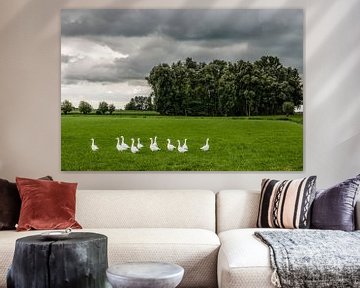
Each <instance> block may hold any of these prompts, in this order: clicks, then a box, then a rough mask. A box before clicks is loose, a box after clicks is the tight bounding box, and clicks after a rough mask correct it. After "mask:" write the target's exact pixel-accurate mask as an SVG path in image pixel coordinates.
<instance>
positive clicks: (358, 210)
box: [355, 199, 360, 230]
mask: <svg viewBox="0 0 360 288" xmlns="http://www.w3.org/2000/svg"><path fill="white" fill-rule="evenodd" d="M355 229H356V230H360V199H358V200H357V202H356V206H355Z"/></svg>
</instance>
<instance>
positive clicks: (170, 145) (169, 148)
mask: <svg viewBox="0 0 360 288" xmlns="http://www.w3.org/2000/svg"><path fill="white" fill-rule="evenodd" d="M167 142H168V144H167V146H166V147H167V149H168V150H169V151H174V149H175V148H176V147H175V146H174V145H172V144H171V143H170V139H167Z"/></svg>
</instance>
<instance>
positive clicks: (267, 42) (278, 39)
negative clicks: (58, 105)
mask: <svg viewBox="0 0 360 288" xmlns="http://www.w3.org/2000/svg"><path fill="white" fill-rule="evenodd" d="M62 37H64V38H68V39H71V38H77V39H79V38H80V39H87V40H90V41H93V42H94V43H97V44H100V45H103V46H106V47H109V48H110V49H112V50H113V51H116V52H119V53H122V54H127V55H128V57H127V58H117V59H113V61H112V62H111V63H108V62H107V63H96V65H93V66H91V69H89V66H81V65H79V63H74V65H72V66H71V64H72V63H69V62H71V57H73V56H70V55H64V56H63V57H62V62H63V63H65V64H66V63H69V65H70V66H69V67H71V69H68V70H67V72H66V73H65V75H64V81H67V80H68V81H85V80H86V81H91V82H129V81H130V82H131V81H132V82H134V81H137V80H143V79H144V77H145V76H146V75H147V74H148V73H149V72H150V70H151V68H152V67H153V66H154V65H157V64H159V63H172V62H175V61H178V60H184V59H185V58H186V57H192V58H193V59H194V60H196V61H202V62H210V61H212V60H213V59H223V60H226V61H236V60H239V59H243V60H249V61H254V60H256V59H258V58H260V57H261V56H263V55H272V56H277V57H279V58H280V60H281V61H282V63H283V64H284V65H285V66H292V67H296V68H298V69H299V71H300V72H301V73H302V69H303V56H302V55H303V13H302V10H286V9H266V10H265V9H262V10H252V9H242V10H236V9H231V10H63V11H62ZM82 61H84V62H86V59H83V60H82Z"/></svg>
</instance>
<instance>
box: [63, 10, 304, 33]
mask: <svg viewBox="0 0 360 288" xmlns="http://www.w3.org/2000/svg"><path fill="white" fill-rule="evenodd" d="M302 21H303V16H302V12H301V10H294V9H292V10H289V9H266V10H265V9H262V10H258V9H241V10H237V9H226V10H219V9H211V10H180V9H179V10H134V9H131V10H126V9H125V10H113V9H111V10H110V9H108V10H63V11H62V35H64V36H86V35H99V36H104V35H108V36H126V37H136V36H147V35H150V34H162V35H166V36H168V37H172V38H175V39H179V40H194V39H196V40H200V39H208V40H209V39H234V40H235V39H237V40H238V39H252V38H254V37H263V36H266V35H269V34H272V35H279V34H282V33H289V32H290V33H299V32H302Z"/></svg>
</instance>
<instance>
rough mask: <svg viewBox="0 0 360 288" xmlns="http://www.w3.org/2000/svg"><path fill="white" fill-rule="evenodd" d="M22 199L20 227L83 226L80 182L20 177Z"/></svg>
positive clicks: (21, 229)
mask: <svg viewBox="0 0 360 288" xmlns="http://www.w3.org/2000/svg"><path fill="white" fill-rule="evenodd" d="M16 185H17V187H18V189H19V193H20V198H21V201H22V204H21V209H20V217H19V222H18V226H17V228H16V230H17V231H24V230H31V229H35V230H41V229H66V228H81V226H80V224H79V223H78V222H76V220H75V193H76V187H77V183H65V182H56V181H48V180H34V179H27V178H19V177H17V178H16Z"/></svg>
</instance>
